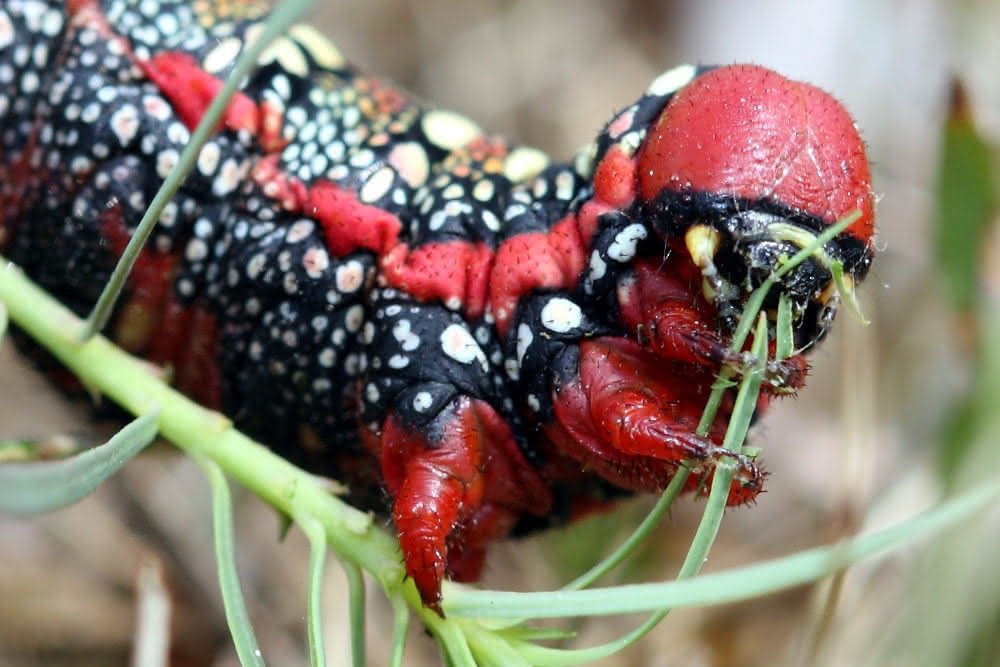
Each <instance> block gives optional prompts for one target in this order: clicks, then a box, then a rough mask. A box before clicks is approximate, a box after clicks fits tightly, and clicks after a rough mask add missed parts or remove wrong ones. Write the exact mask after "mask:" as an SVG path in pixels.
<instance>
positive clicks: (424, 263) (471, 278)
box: [382, 240, 493, 319]
mask: <svg viewBox="0 0 1000 667" xmlns="http://www.w3.org/2000/svg"><path fill="white" fill-rule="evenodd" d="M492 261H493V251H492V250H491V249H490V248H489V247H488V246H486V245H485V244H483V243H472V242H469V241H458V240H455V241H444V242H439V243H427V244H424V245H422V246H420V247H418V248H410V247H409V246H407V245H406V244H405V243H400V244H398V245H397V246H396V247H394V248H393V249H392V250H390V251H389V252H388V253H387V254H386V255H385V256H384V257H383V258H382V275H383V277H384V278H385V280H386V283H387V284H388V285H389V286H391V287H395V288H397V289H400V290H403V291H404V292H407V293H408V294H410V295H411V296H414V297H416V298H417V299H419V300H421V301H432V300H434V299H438V300H440V301H441V302H442V303H444V304H445V305H446V306H447V307H449V308H451V307H452V306H453V305H455V304H460V305H461V306H462V308H463V310H464V312H465V313H466V315H467V316H468V317H470V318H473V319H475V318H478V317H480V316H481V315H482V314H483V311H484V310H485V308H486V292H487V281H488V279H489V275H490V271H489V269H490V265H491V264H492Z"/></svg>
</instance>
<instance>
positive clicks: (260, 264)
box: [247, 253, 267, 280]
mask: <svg viewBox="0 0 1000 667" xmlns="http://www.w3.org/2000/svg"><path fill="white" fill-rule="evenodd" d="M266 265H267V257H266V256H265V255H262V254H260V253H258V254H256V255H254V256H253V257H251V258H250V261H249V262H247V277H248V278H250V280H256V279H257V276H259V275H260V272H261V271H263V270H264V267H265V266H266Z"/></svg>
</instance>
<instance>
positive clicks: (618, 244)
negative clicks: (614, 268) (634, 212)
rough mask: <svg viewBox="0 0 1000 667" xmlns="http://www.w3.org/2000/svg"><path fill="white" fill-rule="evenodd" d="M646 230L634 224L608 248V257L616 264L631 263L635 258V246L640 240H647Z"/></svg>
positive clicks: (622, 232)
mask: <svg viewBox="0 0 1000 667" xmlns="http://www.w3.org/2000/svg"><path fill="white" fill-rule="evenodd" d="M646 235H647V232H646V228H645V227H644V226H643V225H641V224H639V223H633V224H631V225H629V226H628V227H626V228H625V229H623V230H621V231H620V232H618V234H617V235H615V240H614V241H612V242H611V245H609V246H608V257H610V258H611V259H613V260H615V261H616V262H622V263H625V262H630V261H632V258H633V257H635V246H636V244H637V243H638V242H639V239H644V238H646Z"/></svg>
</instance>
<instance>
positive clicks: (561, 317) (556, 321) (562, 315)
mask: <svg viewBox="0 0 1000 667" xmlns="http://www.w3.org/2000/svg"><path fill="white" fill-rule="evenodd" d="M582 320H583V313H582V312H581V311H580V306H578V305H576V304H575V303H573V302H572V301H570V300H569V299H564V298H563V297H561V296H557V297H554V298H552V299H549V300H548V302H547V303H546V304H545V306H544V307H543V308H542V325H543V326H545V328H546V329H549V330H551V331H555V332H557V333H566V332H567V331H569V330H571V329H576V328H577V327H579V326H580V323H581V321H582Z"/></svg>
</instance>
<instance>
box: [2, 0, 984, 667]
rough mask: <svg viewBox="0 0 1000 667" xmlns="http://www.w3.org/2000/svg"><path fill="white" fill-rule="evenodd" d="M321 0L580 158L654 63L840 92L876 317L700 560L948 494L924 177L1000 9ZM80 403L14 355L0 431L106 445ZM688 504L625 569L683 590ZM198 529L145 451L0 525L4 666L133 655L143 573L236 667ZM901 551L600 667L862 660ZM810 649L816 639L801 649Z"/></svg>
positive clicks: (186, 468) (589, 637)
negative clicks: (828, 584)
mask: <svg viewBox="0 0 1000 667" xmlns="http://www.w3.org/2000/svg"><path fill="white" fill-rule="evenodd" d="M320 4H322V7H320V8H318V9H317V10H316V12H315V15H314V17H313V19H312V22H313V23H314V24H315V25H316V26H317V27H319V28H320V29H321V30H322V31H323V32H325V33H326V34H328V35H330V36H331V37H332V38H333V39H334V40H335V42H336V43H337V44H338V46H339V47H340V48H341V50H342V51H343V52H344V53H345V54H347V55H348V57H349V58H351V59H352V60H354V61H355V62H357V63H358V64H360V65H361V66H362V67H364V68H365V69H367V70H369V71H371V72H375V73H380V74H382V75H385V76H387V77H388V78H390V79H392V80H394V81H396V82H398V83H399V84H400V85H402V86H403V87H405V88H407V89H409V90H411V91H413V92H415V93H416V94H418V95H419V96H421V97H423V98H425V99H428V100H433V101H434V102H435V103H437V104H439V105H440V106H443V107H447V108H451V109H454V110H456V111H459V112H462V113H464V114H466V115H468V116H470V117H471V118H473V119H475V120H476V121H477V122H479V123H480V124H481V125H482V126H483V127H486V128H489V129H491V130H495V131H496V132H498V133H502V134H506V135H509V136H511V137H514V138H517V139H518V140H520V141H522V142H524V143H527V144H531V145H535V146H538V147H540V148H542V149H544V150H546V151H548V152H550V153H552V154H553V155H555V156H565V157H568V156H570V155H571V154H572V152H573V151H574V150H575V148H576V147H577V146H579V145H580V144H583V143H584V142H586V141H587V140H588V139H589V138H591V137H592V136H593V135H594V134H595V133H596V131H597V130H598V129H599V127H600V126H601V124H602V123H603V122H604V121H605V120H607V119H608V118H610V116H611V115H612V113H613V112H614V111H615V110H616V109H619V108H621V107H622V106H624V105H626V104H628V103H629V102H630V101H631V100H633V99H634V98H635V97H636V96H637V94H638V93H640V92H641V91H642V90H643V89H644V88H645V86H646V85H647V84H648V83H649V81H651V80H652V79H653V77H655V76H656V75H657V74H658V73H659V72H661V71H663V70H664V69H666V68H668V67H671V66H673V65H675V64H679V63H683V62H699V63H720V64H721V63H730V62H754V63H759V64H762V65H765V66H768V67H772V68H774V69H777V70H779V71H781V72H782V73H784V74H786V75H788V76H790V77H792V78H798V79H803V80H806V81H809V82H812V83H815V84H817V85H819V86H821V87H823V88H825V89H827V90H829V91H831V92H833V93H834V94H835V95H836V96H837V97H838V98H840V99H841V100H842V101H843V102H844V103H845V105H846V106H847V108H848V109H849V110H850V111H851V112H852V113H853V114H854V116H855V118H856V120H857V122H858V125H859V126H860V128H861V130H862V133H863V135H864V137H865V138H866V140H867V142H868V145H869V150H870V157H871V160H872V162H873V165H874V178H875V187H876V190H877V192H878V193H880V196H881V200H880V203H879V207H878V224H879V226H880V232H879V234H880V248H881V249H883V250H884V252H882V254H880V255H879V256H878V258H877V260H876V264H875V266H874V270H873V271H872V273H871V275H870V277H869V279H868V282H867V284H866V285H865V287H864V288H863V289H862V290H861V293H860V296H861V300H862V305H863V308H864V310H865V313H866V314H867V315H868V316H869V317H870V318H871V319H872V325H871V326H869V327H867V328H862V327H860V326H859V325H858V324H857V323H856V322H855V321H852V318H851V317H850V315H849V314H847V313H843V314H842V317H841V318H840V321H839V322H838V325H839V326H838V327H837V331H836V333H835V334H834V335H833V336H832V337H831V339H830V340H828V341H827V343H826V344H825V345H824V346H823V348H822V350H821V351H819V352H818V353H817V354H816V355H814V357H813V359H812V361H813V364H814V376H813V378H812V381H811V383H810V386H809V387H808V388H807V389H806V390H805V391H804V392H802V395H801V396H800V397H799V398H798V399H796V400H788V401H785V402H783V403H781V404H778V405H777V406H776V407H775V408H774V410H773V411H772V413H771V414H770V415H769V416H768V417H767V418H766V419H765V420H764V423H763V425H762V427H759V428H758V429H757V430H756V432H755V439H754V444H755V445H759V446H761V447H763V450H764V454H763V456H764V462H765V465H766V466H767V468H768V469H769V470H770V472H771V473H772V476H771V477H770V479H769V486H768V493H766V494H764V495H763V496H761V498H760V502H759V503H758V504H757V506H756V507H754V508H750V509H741V510H737V511H733V512H730V514H729V516H727V519H726V521H725V523H724V524H723V529H722V532H721V534H720V537H719V539H718V541H717V543H716V546H715V548H714V549H713V551H712V557H711V559H710V561H709V562H708V563H707V565H706V570H717V569H720V568H724V567H727V566H734V565H739V564H745V563H749V562H753V561H757V560H760V559H764V558H769V557H774V556H778V555H782V554H787V553H790V552H793V551H795V550H798V549H802V548H806V547H808V546H813V545H817V544H821V543H825V542H828V541H830V540H832V539H835V538H837V537H839V536H843V535H845V534H849V533H853V532H855V531H857V530H859V529H861V528H862V527H871V526H880V525H887V524H888V523H890V522H891V521H893V520H895V519H898V518H901V517H903V516H907V515H909V514H911V513H913V512H915V511H917V510H918V509H920V508H922V507H925V506H927V505H928V504H930V503H931V502H932V501H933V500H934V498H935V497H936V494H937V487H936V484H935V477H934V474H933V472H932V470H931V467H932V466H931V465H930V459H931V458H932V455H931V451H930V446H931V444H932V443H933V441H934V438H935V437H936V434H937V433H939V432H940V430H941V428H942V424H943V423H944V421H945V420H946V418H947V415H948V410H949V409H950V406H951V405H952V403H953V401H954V400H955V398H956V397H957V396H958V395H959V393H960V392H961V391H962V390H963V388H964V387H965V385H966V383H967V382H968V371H967V370H966V364H965V362H964V361H963V358H962V345H963V340H964V336H965V334H964V333H963V332H962V330H961V329H958V328H956V326H955V324H954V319H953V318H952V316H951V315H950V314H949V313H948V312H947V309H946V307H945V305H944V304H943V302H942V299H941V296H940V290H939V287H938V285H937V283H936V281H935V276H934V274H933V272H932V270H931V269H932V266H933V261H934V260H933V259H932V254H931V247H930V244H931V235H930V230H929V223H930V221H931V217H932V212H933V183H934V179H935V172H936V168H937V160H938V149H939V138H940V132H941V128H942V124H943V120H944V113H945V110H946V104H947V99H948V84H949V80H950V77H951V75H953V74H959V75H961V77H962V78H963V79H964V81H965V82H966V84H967V87H968V90H969V92H970V97H971V102H972V105H973V110H974V113H975V114H976V117H977V118H978V120H979V122H980V124H981V126H982V127H983V128H984V129H985V130H986V132H987V134H989V135H991V136H993V137H994V138H996V137H1000V77H997V74H996V73H997V72H998V71H1000V39H998V35H1000V3H992V2H987V1H985V0H984V1H982V2H971V1H970V2H949V1H947V0H940V1H937V2H935V1H932V0H913V1H909V2H886V1H877V0H876V1H874V2H873V1H871V0H843V1H840V2H827V3H802V2H795V1H793V0H787V1H766V2H753V3H750V2H726V1H724V0H712V1H702V2H690V3H684V2H663V3H654V2H642V1H640V0H630V1H624V2H600V1H598V0H581V1H577V2H543V1H540V0H509V1H505V2H486V1H467V2H446V1H444V0H421V1H417V0H404V1H396V2H390V1H388V0H366V1H364V2H362V1H337V2H333V1H330V2H325V3H320ZM87 414H88V411H87V409H86V408H85V406H81V405H79V404H68V403H66V402H65V401H64V400H62V399H61V397H59V396H58V395H56V394H54V393H53V392H52V391H51V389H50V388H49V387H48V386H47V385H46V383H45V382H44V381H42V380H41V379H39V378H38V377H37V376H36V375H35V374H34V373H33V372H32V371H31V370H30V369H28V368H26V367H25V365H24V364H23V363H22V362H21V361H19V360H18V359H17V358H15V355H14V354H13V353H12V351H11V349H10V345H9V343H7V344H5V345H4V347H3V350H2V351H0V438H4V437H43V436H48V435H51V434H53V433H65V432H69V433H74V434H82V437H83V438H84V439H85V440H88V441H89V440H93V441H97V440H98V439H100V438H101V437H102V436H103V435H105V434H106V433H108V431H107V429H106V428H102V427H101V426H100V425H98V424H95V422H94V421H92V420H90V419H89V418H88V417H87ZM647 506H648V500H639V501H636V502H633V503H629V504H626V505H625V506H623V508H622V510H621V512H620V513H618V514H616V515H615V516H612V517H610V518H599V519H598V520H597V522H596V523H592V524H584V525H581V526H575V527H573V528H571V529H570V530H569V531H563V532H562V533H559V534H554V535H549V536H545V537H541V538H537V539H532V540H529V541H522V542H516V543H507V544H502V545H499V546H498V547H497V548H495V550H494V552H493V553H492V555H491V560H490V561H489V564H488V574H487V581H486V582H485V583H486V585H487V586H490V587H510V588H523V589H543V588H552V587H556V586H559V585H561V584H562V583H564V582H565V581H567V580H568V579H569V578H570V576H571V575H572V574H575V573H578V571H579V568H581V567H585V566H586V565H587V564H589V563H587V562H583V560H582V559H583V557H584V556H588V557H589V556H592V558H593V559H596V558H597V557H598V556H599V553H600V550H601V549H602V548H603V547H605V546H607V545H610V544H612V543H615V542H616V541H617V540H619V539H621V538H622V537H624V536H625V535H627V533H628V531H629V530H630V527H631V526H633V525H634V523H635V522H636V521H637V520H638V517H640V516H641V513H642V511H644V509H645V508H646V507H647ZM699 516H700V506H699V505H698V504H697V503H695V502H692V501H691V500H690V499H686V500H685V501H683V502H681V503H679V504H678V507H677V508H676V509H675V510H674V512H673V514H672V516H671V517H670V518H669V519H668V520H667V522H666V523H665V525H664V526H663V528H662V530H661V531H659V533H658V535H657V536H656V538H655V540H654V543H653V544H651V545H650V547H649V548H648V549H647V550H646V551H644V553H643V554H642V557H641V558H640V562H639V564H637V565H635V566H633V567H632V568H631V569H632V572H631V573H629V574H630V576H635V577H639V578H641V579H642V580H655V579H663V578H669V577H671V576H673V574H674V573H675V572H676V569H677V567H678V566H679V564H680V561H681V560H682V558H683V554H684V552H685V551H686V548H687V544H688V541H689V540H690V537H691V535H692V533H693V526H694V525H695V524H696V522H697V519H698V517H699ZM995 523H996V522H994V524H995ZM277 532H278V521H277V518H276V517H275V516H274V514H273V513H272V512H271V511H270V510H269V509H268V508H266V507H264V506H263V505H262V504H261V503H259V502H257V501H256V500H255V499H253V498H252V497H249V496H248V495H247V494H245V493H244V494H242V496H240V502H239V508H238V518H237V536H238V540H239V557H240V568H241V575H242V578H243V582H244V587H245V592H246V594H247V597H248V603H249V605H250V609H251V612H252V614H253V616H254V620H255V627H256V629H257V631H258V633H259V635H260V639H261V642H262V644H263V649H264V653H265V655H266V656H267V657H268V658H269V664H273V665H300V664H306V663H307V656H306V654H305V653H304V647H305V635H304V632H305V631H304V616H305V572H306V562H307V549H306V546H305V541H304V540H303V539H302V537H301V535H300V534H298V533H297V532H296V531H294V530H293V531H292V534H291V535H290V536H289V537H288V539H287V540H286V541H285V542H284V543H278V542H277V540H276V536H277ZM609 535H616V537H614V539H609ZM210 540H211V525H210V514H209V504H208V494H207V489H206V485H205V483H204V481H203V480H202V479H201V476H200V474H199V472H198V471H197V470H196V469H195V468H194V466H193V465H192V464H191V463H190V462H188V461H186V460H184V459H182V458H181V457H179V456H177V455H176V454H175V453H174V452H173V451H171V450H170V449H169V448H168V447H163V448H160V449H158V450H155V451H153V452H151V453H150V454H148V455H146V456H144V457H142V459H141V460H139V461H136V462H133V463H132V464H130V465H129V466H128V468H127V469H126V471H125V473H124V474H122V475H120V476H119V477H117V478H115V479H114V480H112V481H111V482H110V483H108V484H106V485H105V486H104V487H103V488H102V489H101V490H100V491H99V492H98V493H97V494H95V495H94V496H93V497H91V498H89V499H87V500H85V501H84V502H82V503H80V504H79V505H77V506H75V507H73V508H70V509H67V510H64V511H62V512H59V513H57V514H54V515H51V516H47V517H44V518H42V519H38V520H33V521H25V520H10V519H4V518H0V564H2V565H0V665H17V666H28V665H32V666H34V665H118V664H127V662H128V659H129V657H128V656H129V650H130V649H129V647H130V644H131V640H132V633H133V621H134V615H135V607H136V596H135V592H134V590H135V580H136V576H137V573H138V572H139V570H140V569H141V566H142V565H143V564H144V563H147V564H148V563H158V564H159V566H160V567H162V568H163V570H164V572H165V577H166V581H167V583H168V586H169V589H170V591H171V599H172V600H173V604H174V609H173V627H174V638H173V641H174V646H175V652H174V655H175V658H176V664H178V665H203V664H204V665H208V664H211V665H232V664H235V657H234V656H233V655H232V653H231V649H230V648H229V645H230V644H229V638H228V635H227V632H226V629H225V622H224V619H223V616H222V612H221V602H220V600H219V596H218V594H217V588H216V583H215V566H214V562H213V556H212V550H211V546H210V544H211V542H210ZM581 552H582V553H581ZM590 552H592V553H590ZM913 554H914V552H913V551H904V552H902V553H901V554H898V555H895V556H893V557H891V558H889V559H886V560H881V561H878V562H875V563H872V564H864V565H862V566H859V567H856V568H854V569H852V570H851V571H850V573H849V575H848V576H847V577H846V578H845V579H844V580H843V588H842V590H841V592H840V602H839V605H838V606H837V607H836V609H835V610H834V611H833V612H832V614H830V615H829V618H827V619H826V620H825V621H824V620H821V619H822V618H823V613H822V611H821V610H822V607H823V600H824V599H825V588H824V587H823V586H820V587H818V588H811V587H807V588H803V589H798V590H795V591H791V592H788V593H785V594H782V595H777V596H772V597H768V598H764V599H761V600H756V601H753V602H749V603H745V604H739V605H732V606H728V607H722V608H716V609H709V610H682V611H677V612H674V613H672V614H671V615H670V616H669V617H668V618H667V619H666V621H665V622H664V623H663V624H662V625H661V626H660V627H658V628H657V629H656V630H654V631H653V632H652V633H651V634H650V636H648V637H647V638H645V639H644V640H643V641H642V642H640V643H639V644H638V645H636V646H634V647H632V648H630V649H629V650H627V651H625V652H623V653H621V654H619V655H617V656H615V657H613V658H609V659H607V660H606V661H604V662H602V663H601V664H605V665H685V666H686V665H691V666H700V665H719V666H722V665H771V664H785V665H797V664H805V663H807V662H808V661H809V660H811V659H814V660H815V662H816V664H823V665H841V664H859V662H862V661H868V662H870V661H871V660H872V659H873V658H872V656H873V655H884V654H878V653H873V652H872V651H873V648H872V647H874V646H878V645H879V643H878V641H877V640H884V639H885V636H884V631H885V629H886V628H887V627H889V626H890V625H891V622H892V621H893V620H894V619H895V618H896V616H897V615H898V614H901V613H903V611H904V610H905V608H906V605H907V601H908V597H907V595H908V593H907V591H908V587H909V585H910V584H909V581H910V580H909V579H908V573H909V572H910V565H911V564H912V562H913V561H914V559H915V556H914V555H913ZM325 600H326V601H327V605H328V611H327V615H326V624H327V634H328V636H327V646H328V648H329V650H330V659H331V664H340V663H341V661H346V659H347V655H348V654H347V648H346V638H347V630H346V612H345V610H344V606H345V605H344V603H345V602H346V593H345V591H344V587H343V575H342V573H341V572H340V571H339V569H338V568H337V567H336V566H335V564H334V565H331V567H330V568H329V574H328V582H327V587H326V590H325ZM369 610H370V616H369V626H368V632H369V638H370V640H371V641H370V643H369V654H370V663H371V664H373V665H378V664H384V663H385V660H386V656H387V652H388V643H389V642H388V632H389V631H388V627H390V625H391V614H390V613H389V612H388V609H387V605H386V604H385V603H384V601H383V600H382V599H381V596H380V594H379V593H378V592H377V591H375V590H371V591H370V595H369ZM636 622H637V619H635V618H625V619H618V618H606V619H596V620H590V621H583V622H581V623H579V624H578V625H577V626H576V627H577V629H579V631H580V634H579V637H578V639H577V640H575V641H574V643H573V645H576V646H590V645H593V644H596V643H599V642H602V641H606V640H610V639H613V638H615V637H617V636H619V635H621V634H622V633H623V632H625V631H627V630H629V629H631V628H632V627H634V625H635V623H636ZM820 627H821V628H822V630H821V631H817V628H820ZM817 636H818V637H820V638H821V641H819V643H818V646H812V644H814V643H815V642H814V641H813V638H814V637H817ZM883 648H884V645H883ZM810 656H811V657H810ZM895 656H896V661H898V662H895V661H889V662H893V663H894V664H901V665H902V664H915V662H914V661H911V658H914V656H908V655H907V654H906V653H905V651H904V652H901V653H897V654H895ZM925 657H926V656H925ZM438 660H439V658H438V654H437V651H436V648H435V646H434V644H433V642H432V641H431V640H430V639H429V638H428V637H427V636H426V635H424V634H423V633H422V632H421V631H420V630H419V628H413V629H412V632H411V636H410V641H409V645H408V653H407V659H406V664H408V665H411V664H412V665H421V664H436V663H437V661H438ZM876 664H878V663H876ZM942 664H944V663H942ZM984 664H988V663H984ZM995 664H1000V662H998V663H995Z"/></svg>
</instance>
